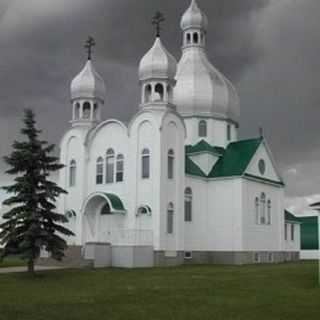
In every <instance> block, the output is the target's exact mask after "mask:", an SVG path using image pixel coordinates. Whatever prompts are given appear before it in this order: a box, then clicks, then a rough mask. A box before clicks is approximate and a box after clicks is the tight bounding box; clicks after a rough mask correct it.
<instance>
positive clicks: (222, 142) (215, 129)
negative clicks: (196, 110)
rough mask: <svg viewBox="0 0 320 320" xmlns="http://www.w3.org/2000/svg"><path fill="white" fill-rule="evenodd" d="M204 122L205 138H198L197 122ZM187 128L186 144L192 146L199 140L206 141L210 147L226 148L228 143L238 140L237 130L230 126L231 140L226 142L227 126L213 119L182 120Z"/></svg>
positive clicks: (222, 121)
mask: <svg viewBox="0 0 320 320" xmlns="http://www.w3.org/2000/svg"><path fill="white" fill-rule="evenodd" d="M201 120H205V121H206V122H207V137H199V122H200V121H201ZM184 121H185V124H186V127H187V139H186V144H191V145H194V144H196V143H198V142H199V141H200V140H202V139H203V140H206V141H207V142H208V143H209V144H210V145H213V146H218V147H224V148H225V147H226V146H227V145H228V144H229V143H230V142H232V141H236V140H237V139H238V129H237V128H236V126H235V125H234V124H231V123H230V126H231V139H230V141H228V140H227V125H228V122H227V121H225V120H218V119H213V118H200V117H191V118H184Z"/></svg>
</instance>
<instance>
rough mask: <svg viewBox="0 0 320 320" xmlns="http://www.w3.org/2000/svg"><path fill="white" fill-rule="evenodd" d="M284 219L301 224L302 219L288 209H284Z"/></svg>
mask: <svg viewBox="0 0 320 320" xmlns="http://www.w3.org/2000/svg"><path fill="white" fill-rule="evenodd" d="M284 219H285V221H286V222H290V223H299V224H300V223H301V221H300V219H299V218H297V217H296V216H295V215H293V214H292V213H291V212H289V211H288V210H284Z"/></svg>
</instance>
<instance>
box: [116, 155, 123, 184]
mask: <svg viewBox="0 0 320 320" xmlns="http://www.w3.org/2000/svg"><path fill="white" fill-rule="evenodd" d="M115 180H116V182H123V180H124V155H123V154H122V153H120V154H118V155H117V159H116V179H115Z"/></svg>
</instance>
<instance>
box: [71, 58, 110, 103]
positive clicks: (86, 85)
mask: <svg viewBox="0 0 320 320" xmlns="http://www.w3.org/2000/svg"><path fill="white" fill-rule="evenodd" d="M105 96H106V86H105V83H104V81H103V79H102V77H101V76H100V75H99V74H98V73H97V72H96V70H95V69H94V67H93V64H92V62H91V60H88V61H87V63H86V65H85V66H84V68H83V69H82V71H81V72H80V73H79V74H78V75H77V76H76V77H75V78H74V79H73V80H72V82H71V99H72V100H74V99H78V98H97V99H100V100H102V101H104V99H105Z"/></svg>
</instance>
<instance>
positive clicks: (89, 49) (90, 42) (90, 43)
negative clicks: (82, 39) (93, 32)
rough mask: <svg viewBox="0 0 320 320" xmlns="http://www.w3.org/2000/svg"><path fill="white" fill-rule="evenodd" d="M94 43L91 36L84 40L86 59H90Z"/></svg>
mask: <svg viewBox="0 0 320 320" xmlns="http://www.w3.org/2000/svg"><path fill="white" fill-rule="evenodd" d="M95 45H96V42H95V40H94V38H93V37H88V40H87V41H86V44H85V46H84V47H85V48H86V49H87V52H88V60H91V56H92V48H93V47H94V46H95Z"/></svg>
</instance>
